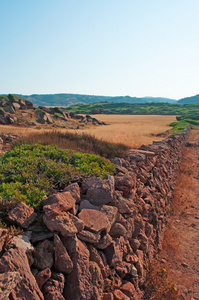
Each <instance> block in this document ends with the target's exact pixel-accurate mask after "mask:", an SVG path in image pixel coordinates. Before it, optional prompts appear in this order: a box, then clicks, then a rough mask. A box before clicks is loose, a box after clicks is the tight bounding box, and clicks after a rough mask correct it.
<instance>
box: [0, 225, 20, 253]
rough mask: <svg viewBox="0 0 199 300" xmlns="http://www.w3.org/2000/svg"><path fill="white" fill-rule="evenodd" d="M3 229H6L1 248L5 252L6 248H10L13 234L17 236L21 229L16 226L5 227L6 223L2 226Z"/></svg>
mask: <svg viewBox="0 0 199 300" xmlns="http://www.w3.org/2000/svg"><path fill="white" fill-rule="evenodd" d="M3 227H4V228H5V229H7V235H6V237H5V240H4V245H3V248H2V251H3V253H4V252H6V251H7V250H8V249H10V248H11V245H12V239H13V237H15V236H18V235H20V234H22V231H21V229H20V228H16V227H15V226H10V227H8V228H6V225H4V226H3Z"/></svg>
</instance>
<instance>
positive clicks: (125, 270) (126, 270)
mask: <svg viewBox="0 0 199 300" xmlns="http://www.w3.org/2000/svg"><path fill="white" fill-rule="evenodd" d="M115 270H116V272H117V273H118V275H119V276H120V277H121V278H124V277H125V276H126V274H129V275H131V276H133V277H135V276H137V269H136V268H135V266H134V265H133V264H130V263H127V262H124V261H123V262H121V263H119V264H117V265H116V268H115Z"/></svg>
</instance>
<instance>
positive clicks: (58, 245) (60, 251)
mask: <svg viewBox="0 0 199 300" xmlns="http://www.w3.org/2000/svg"><path fill="white" fill-rule="evenodd" d="M54 245H55V264H54V265H55V269H56V270H57V271H58V272H62V273H66V274H69V273H71V272H72V269H73V262H72V261H71V259H70V256H69V255H68V252H67V251H66V248H65V247H64V245H63V244H62V241H61V240H60V238H59V236H58V235H57V234H55V235H54Z"/></svg>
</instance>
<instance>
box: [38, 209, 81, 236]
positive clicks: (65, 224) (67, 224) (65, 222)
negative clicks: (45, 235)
mask: <svg viewBox="0 0 199 300" xmlns="http://www.w3.org/2000/svg"><path fill="white" fill-rule="evenodd" d="M47 206H48V205H46V206H45V207H47ZM43 221H44V223H45V224H46V226H47V227H48V229H49V230H50V231H58V232H60V233H61V235H62V236H74V235H75V233H77V232H78V229H77V227H76V226H75V224H74V223H73V221H72V220H71V218H70V216H69V214H68V213H66V212H61V213H59V214H56V212H53V211H52V212H51V211H46V212H45V215H44V216H43Z"/></svg>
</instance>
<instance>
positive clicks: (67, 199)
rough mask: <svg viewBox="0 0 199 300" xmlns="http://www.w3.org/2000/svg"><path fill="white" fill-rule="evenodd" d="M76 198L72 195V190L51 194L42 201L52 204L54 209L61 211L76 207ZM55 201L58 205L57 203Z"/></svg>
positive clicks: (45, 203) (44, 203)
mask: <svg viewBox="0 0 199 300" xmlns="http://www.w3.org/2000/svg"><path fill="white" fill-rule="evenodd" d="M75 202H76V200H75V198H73V197H72V195H71V193H70V192H68V191H67V192H63V193H57V194H53V195H50V196H49V197H48V198H46V199H44V200H42V201H41V203H42V205H43V206H45V205H52V204H54V206H52V209H53V210H54V209H56V210H60V211H68V210H69V209H71V208H74V207H75ZM55 203H56V204H57V205H55Z"/></svg>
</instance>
